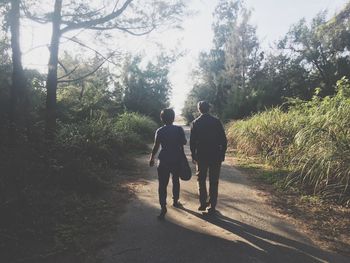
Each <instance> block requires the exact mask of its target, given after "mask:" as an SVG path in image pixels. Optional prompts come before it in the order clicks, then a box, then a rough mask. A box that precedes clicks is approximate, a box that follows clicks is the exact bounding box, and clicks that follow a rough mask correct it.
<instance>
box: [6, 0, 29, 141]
mask: <svg viewBox="0 0 350 263" xmlns="http://www.w3.org/2000/svg"><path fill="white" fill-rule="evenodd" d="M10 31H11V48H12V65H13V66H12V67H13V69H12V87H11V95H10V113H9V121H10V129H9V131H10V143H11V144H15V141H16V139H17V135H18V134H17V130H18V129H21V130H22V129H24V128H25V115H26V109H25V102H26V100H27V98H26V95H27V94H26V79H25V75H24V70H23V66H22V54H21V47H20V0H12V1H11V11H10Z"/></svg>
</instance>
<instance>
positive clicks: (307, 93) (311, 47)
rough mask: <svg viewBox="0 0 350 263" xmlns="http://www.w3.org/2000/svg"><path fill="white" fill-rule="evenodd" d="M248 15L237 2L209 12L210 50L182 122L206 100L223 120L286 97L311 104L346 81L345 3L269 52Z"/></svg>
mask: <svg viewBox="0 0 350 263" xmlns="http://www.w3.org/2000/svg"><path fill="white" fill-rule="evenodd" d="M250 17H251V11H249V10H247V9H246V8H245V7H244V6H243V4H242V1H224V0H223V1H220V2H219V4H218V6H217V7H216V9H215V12H214V23H213V30H214V39H213V48H212V49H211V50H210V51H209V52H203V53H202V54H201V55H200V57H199V67H198V70H196V72H194V73H195V74H194V76H195V80H196V82H195V84H194V86H193V88H192V90H191V91H190V93H189V95H188V98H187V100H186V102H185V107H184V109H183V115H184V117H185V118H186V119H187V121H191V120H193V118H194V117H195V116H196V109H195V108H196V102H197V101H199V100H208V101H209V102H210V103H211V104H212V105H213V108H214V112H215V114H216V115H218V116H219V117H221V118H222V119H223V120H226V121H227V120H231V119H240V118H243V117H247V116H250V115H252V114H253V113H256V112H260V111H263V110H265V109H268V108H272V107H274V106H278V105H283V106H282V107H283V109H285V108H286V106H285V104H284V103H285V102H287V101H288V100H287V98H299V99H302V100H310V99H311V98H312V96H313V95H314V93H315V90H316V89H317V90H318V91H319V93H318V95H319V96H320V97H325V96H328V95H332V94H335V87H336V83H337V81H338V80H340V79H341V78H342V77H344V76H346V77H348V78H349V77H350V57H349V55H350V54H349V50H350V30H349V29H350V4H347V5H346V6H345V7H344V8H343V10H341V11H340V12H339V13H338V14H337V15H335V16H334V17H332V18H331V19H330V20H327V19H326V12H321V13H319V14H318V15H317V16H316V17H315V18H314V19H312V21H311V23H310V24H308V23H307V22H306V20H305V19H302V20H300V21H299V22H298V23H297V24H295V25H292V26H291V27H290V30H289V32H288V33H287V34H286V35H285V36H283V37H282V36H281V39H280V40H279V41H278V42H277V43H275V44H273V45H272V48H271V49H269V50H263V49H262V48H261V45H260V42H259V39H258V37H257V35H256V27H255V26H253V25H251V24H250V22H249V20H250Z"/></svg>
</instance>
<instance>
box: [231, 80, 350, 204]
mask: <svg viewBox="0 0 350 263" xmlns="http://www.w3.org/2000/svg"><path fill="white" fill-rule="evenodd" d="M349 114H350V84H349V81H348V80H347V79H345V78H343V79H342V80H340V81H338V83H337V94H336V95H335V96H333V97H330V96H327V97H325V98H321V97H319V96H317V95H315V96H314V97H313V99H312V100H311V101H301V100H299V101H294V102H293V105H292V106H291V107H290V109H289V110H288V111H287V112H284V111H282V110H281V109H280V108H275V109H271V110H269V111H265V112H262V113H259V114H256V115H254V116H252V117H251V118H248V119H246V120H241V121H236V122H233V123H231V124H229V128H228V138H229V142H230V144H231V146H232V147H234V148H236V149H237V151H238V152H240V153H243V154H246V155H260V156H261V158H263V159H264V160H266V161H267V162H269V163H272V164H273V165H277V166H279V167H286V168H288V169H289V170H290V171H292V174H291V175H290V176H289V180H290V181H289V182H290V183H300V184H302V185H304V186H305V187H306V188H311V189H312V191H313V192H314V193H318V194H321V195H324V196H326V197H331V198H337V199H338V200H341V201H348V200H350V195H349V194H350V192H349V182H350V159H349V157H350V154H349V153H350V148H349V147H350V119H349Z"/></svg>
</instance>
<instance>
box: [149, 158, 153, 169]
mask: <svg viewBox="0 0 350 263" xmlns="http://www.w3.org/2000/svg"><path fill="white" fill-rule="evenodd" d="M149 166H150V167H153V166H154V159H153V158H151V159H149Z"/></svg>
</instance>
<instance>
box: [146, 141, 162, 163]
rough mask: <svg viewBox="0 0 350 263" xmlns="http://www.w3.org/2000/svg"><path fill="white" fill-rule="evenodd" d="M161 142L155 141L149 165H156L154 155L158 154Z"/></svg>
mask: <svg viewBox="0 0 350 263" xmlns="http://www.w3.org/2000/svg"><path fill="white" fill-rule="evenodd" d="M159 146H160V142H159V141H158V140H155V141H154V144H153V148H152V153H151V156H150V158H149V166H151V167H153V166H154V156H155V155H156V154H157V152H158V150H159Z"/></svg>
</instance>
